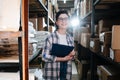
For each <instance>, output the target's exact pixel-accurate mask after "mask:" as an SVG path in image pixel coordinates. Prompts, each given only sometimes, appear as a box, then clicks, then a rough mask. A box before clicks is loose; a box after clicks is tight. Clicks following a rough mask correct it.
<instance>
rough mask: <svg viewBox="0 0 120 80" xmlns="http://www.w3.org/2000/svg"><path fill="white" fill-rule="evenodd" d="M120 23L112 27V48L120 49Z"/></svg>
mask: <svg viewBox="0 0 120 80" xmlns="http://www.w3.org/2000/svg"><path fill="white" fill-rule="evenodd" d="M119 34H120V25H113V28H112V49H120V35H119Z"/></svg>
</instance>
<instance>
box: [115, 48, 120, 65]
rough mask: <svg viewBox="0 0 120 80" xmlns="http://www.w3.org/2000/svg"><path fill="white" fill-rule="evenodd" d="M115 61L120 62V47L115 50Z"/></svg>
mask: <svg viewBox="0 0 120 80" xmlns="http://www.w3.org/2000/svg"><path fill="white" fill-rule="evenodd" d="M114 61H115V62H118V63H120V49H119V50H114Z"/></svg>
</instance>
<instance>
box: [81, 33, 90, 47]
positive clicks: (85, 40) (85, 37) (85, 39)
mask: <svg viewBox="0 0 120 80" xmlns="http://www.w3.org/2000/svg"><path fill="white" fill-rule="evenodd" d="M81 45H82V46H83V47H86V48H89V46H90V33H82V34H81Z"/></svg>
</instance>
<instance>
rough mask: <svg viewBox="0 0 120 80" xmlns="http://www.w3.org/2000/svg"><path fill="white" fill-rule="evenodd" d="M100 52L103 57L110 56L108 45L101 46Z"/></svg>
mask: <svg viewBox="0 0 120 80" xmlns="http://www.w3.org/2000/svg"><path fill="white" fill-rule="evenodd" d="M101 52H102V54H103V55H104V56H105V57H109V56H110V47H109V46H104V45H103V46H101Z"/></svg>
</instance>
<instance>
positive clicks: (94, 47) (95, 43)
mask: <svg viewBox="0 0 120 80" xmlns="http://www.w3.org/2000/svg"><path fill="white" fill-rule="evenodd" d="M90 50H91V51H93V52H95V53H97V52H100V50H101V49H100V40H99V38H91V39H90Z"/></svg>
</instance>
